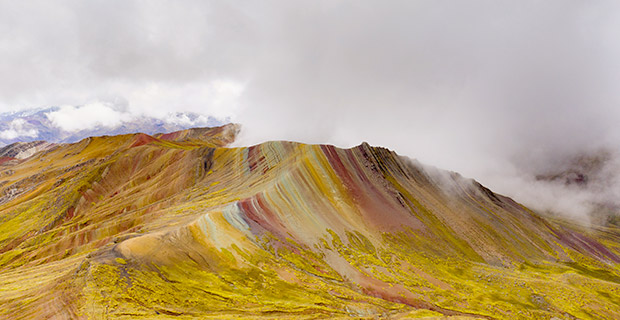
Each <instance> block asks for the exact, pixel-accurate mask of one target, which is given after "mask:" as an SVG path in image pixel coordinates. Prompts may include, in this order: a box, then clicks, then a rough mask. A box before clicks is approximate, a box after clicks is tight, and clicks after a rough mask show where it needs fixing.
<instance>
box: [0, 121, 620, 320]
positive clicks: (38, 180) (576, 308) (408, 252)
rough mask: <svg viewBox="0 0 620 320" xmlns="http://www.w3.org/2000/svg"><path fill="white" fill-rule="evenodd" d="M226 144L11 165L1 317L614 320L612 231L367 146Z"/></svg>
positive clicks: (133, 145) (166, 141)
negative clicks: (557, 216) (533, 206)
mask: <svg viewBox="0 0 620 320" xmlns="http://www.w3.org/2000/svg"><path fill="white" fill-rule="evenodd" d="M238 130H239V127H237V126H235V125H226V126H222V127H215V128H197V129H190V130H184V131H178V132H174V133H171V134H160V135H147V134H126V135H116V136H104V137H91V138H87V139H84V140H81V141H79V142H76V143H72V144H59V145H56V146H53V147H51V148H48V149H46V150H42V151H39V152H36V153H34V154H32V155H30V156H29V157H27V158H18V157H15V156H14V155H15V153H10V154H11V155H13V156H12V160H10V161H5V162H3V163H1V164H0V196H1V197H2V199H3V200H0V318H5V319H33V318H41V319H43V318H46V319H48V318H53V319H77V318H84V319H237V318H243V319H273V318H285V319H376V318H390V319H411V318H425V319H617V318H620V311H619V310H620V268H619V267H620V230H619V229H618V228H617V227H615V226H613V225H609V226H589V227H586V226H581V225H578V224H574V223H571V222H567V221H563V220H559V219H551V218H547V217H545V216H541V215H540V214H538V213H536V212H533V211H531V210H529V209H528V208H526V207H524V206H523V205H520V204H519V203H516V202H515V201H513V200H511V199H510V198H508V197H505V196H502V195H499V194H496V193H494V192H493V191H491V190H489V189H487V188H486V187H484V186H482V185H481V184H479V183H478V182H476V181H475V180H472V179H468V178H464V177H462V176H460V175H459V174H457V173H453V172H447V171H443V170H440V169H437V168H433V167H430V166H426V165H423V164H420V163H419V162H417V161H415V160H411V159H409V158H406V157H402V156H399V155H398V154H396V153H395V152H393V151H390V150H387V149H384V148H381V147H373V146H370V145H368V144H366V143H363V144H361V145H359V146H357V147H354V148H350V149H340V148H336V147H334V146H330V145H307V144H301V143H295V142H288V141H273V142H266V143H263V144H260V145H256V146H251V147H243V148H229V147H227V145H228V144H229V143H231V142H232V141H234V138H235V135H236V133H237V131H238ZM3 152H8V151H3ZM7 154H9V153H7ZM17 154H19V153H17Z"/></svg>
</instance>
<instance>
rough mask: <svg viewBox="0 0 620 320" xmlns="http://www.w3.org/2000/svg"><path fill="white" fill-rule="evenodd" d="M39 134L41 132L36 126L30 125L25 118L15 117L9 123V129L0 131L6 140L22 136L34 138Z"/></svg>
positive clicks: (0, 136) (0, 135)
mask: <svg viewBox="0 0 620 320" xmlns="http://www.w3.org/2000/svg"><path fill="white" fill-rule="evenodd" d="M38 134H39V132H38V131H37V130H36V129H35V128H32V127H29V126H28V125H27V122H26V121H25V120H24V119H15V120H13V121H11V122H10V123H9V128H8V129H5V130H3V131H0V138H2V139H6V140H12V139H15V138H20V137H30V138H34V137H36V136H37V135H38Z"/></svg>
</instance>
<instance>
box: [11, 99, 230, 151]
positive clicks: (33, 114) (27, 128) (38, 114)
mask: <svg viewBox="0 0 620 320" xmlns="http://www.w3.org/2000/svg"><path fill="white" fill-rule="evenodd" d="M60 110H61V108H59V107H50V108H43V109H31V110H26V111H19V112H6V113H0V146H3V145H8V144H12V143H15V142H31V141H39V140H45V141H48V142H77V141H79V140H81V139H84V138H87V137H91V136H102V135H119V134H127V133H137V132H142V133H146V134H156V133H163V132H172V131H178V130H184V129H189V128H193V127H215V126H219V125H222V124H224V122H223V121H220V120H218V119H215V118H213V117H210V116H209V117H206V116H203V115H199V114H196V113H183V112H176V113H171V114H169V115H168V116H167V117H166V118H165V119H159V118H154V117H149V116H142V117H139V118H138V117H133V118H129V119H126V120H124V121H119V122H118V124H116V125H113V126H106V125H103V124H98V125H96V126H93V127H91V128H87V129H83V130H77V131H70V130H65V129H63V128H62V127H61V126H59V125H57V124H56V123H55V122H54V121H53V119H52V117H50V115H51V114H53V113H57V112H59V111H60Z"/></svg>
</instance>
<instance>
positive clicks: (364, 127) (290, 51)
mask: <svg viewBox="0 0 620 320" xmlns="http://www.w3.org/2000/svg"><path fill="white" fill-rule="evenodd" d="M618 39H620V2H617V1H567V0H563V1H523V0H519V1H496V0H493V1H441V0H429V1H372V2H370V1H335V0H330V1H289V0H282V1H261V2H257V1H247V2H245V1H234V2H233V1H129V0H122V1H110V0H105V1H0V74H1V75H2V76H1V77H0V112H2V111H11V110H21V109H26V108H34V107H44V106H52V105H55V106H82V105H86V106H88V108H89V110H96V108H98V107H101V108H104V109H105V110H102V117H105V121H119V120H118V119H120V118H119V117H120V116H127V115H130V114H131V115H138V114H149V115H154V116H160V117H161V116H163V115H165V114H166V113H168V112H171V111H193V112H199V113H203V114H205V115H212V116H216V117H219V118H221V119H225V118H228V119H231V120H232V121H235V122H238V123H241V124H242V125H243V126H244V131H243V134H242V137H241V140H240V142H239V143H240V144H253V143H258V142H261V141H265V140H273V139H278V140H297V141H302V142H308V143H331V144H336V145H339V146H345V147H348V146H353V145H357V144H359V143H360V142H362V141H368V142H369V143H371V144H374V145H382V146H386V147H389V148H391V149H394V150H396V151H397V152H398V153H400V154H404V155H407V156H410V157H413V158H417V159H419V160H421V161H423V162H425V163H429V164H432V165H436V166H439V167H442V168H445V169H450V170H455V171H459V172H461V173H463V174H464V175H466V176H469V177H474V178H477V179H478V180H481V181H482V182H483V183H486V184H490V185H491V187H495V188H496V189H499V191H502V192H505V193H511V192H512V193H513V194H514V193H515V192H516V191H518V189H519V188H522V186H521V185H518V184H512V185H511V183H510V181H508V180H506V177H507V176H511V175H512V176H516V175H517V174H518V173H519V172H522V171H528V170H529V171H531V172H533V171H535V170H536V169H532V168H539V167H541V166H547V165H548V164H549V163H554V161H557V159H561V158H562V157H566V156H567V155H571V154H574V153H575V152H581V151H583V150H593V149H594V148H598V147H601V146H612V147H613V148H616V147H618V146H620V144H619V141H620V129H619V128H620V125H619V124H620V90H619V85H620V40H618ZM66 109H70V107H66ZM111 110H112V111H111ZM114 112H117V113H118V114H114ZM75 114H79V113H78V112H76V113H75ZM110 119H112V120H110ZM114 119H116V120H114ZM76 121H79V119H76ZM102 121H103V120H102ZM515 190H516V191H515Z"/></svg>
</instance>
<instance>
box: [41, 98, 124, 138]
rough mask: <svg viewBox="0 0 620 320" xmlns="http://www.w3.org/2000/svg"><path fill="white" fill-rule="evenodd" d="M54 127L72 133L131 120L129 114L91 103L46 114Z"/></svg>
mask: <svg viewBox="0 0 620 320" xmlns="http://www.w3.org/2000/svg"><path fill="white" fill-rule="evenodd" d="M46 116H47V118H48V119H49V120H50V121H51V122H52V124H54V125H55V126H57V127H59V128H61V129H62V130H65V131H69V132H74V131H80V130H84V129H93V128H95V127H98V126H103V127H114V126H117V125H120V124H121V123H122V122H124V121H128V120H130V118H131V115H130V114H129V113H126V112H123V111H118V110H116V109H115V108H114V106H113V105H112V104H109V103H105V102H93V103H89V104H86V105H83V106H62V107H60V109H59V110H57V111H52V112H49V113H47V114H46Z"/></svg>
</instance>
